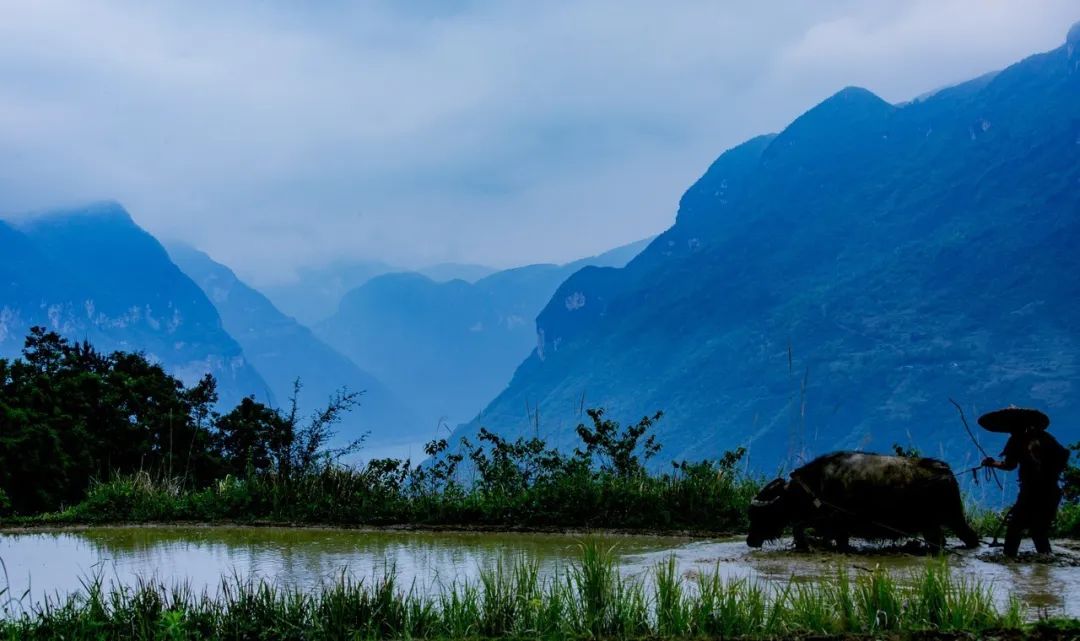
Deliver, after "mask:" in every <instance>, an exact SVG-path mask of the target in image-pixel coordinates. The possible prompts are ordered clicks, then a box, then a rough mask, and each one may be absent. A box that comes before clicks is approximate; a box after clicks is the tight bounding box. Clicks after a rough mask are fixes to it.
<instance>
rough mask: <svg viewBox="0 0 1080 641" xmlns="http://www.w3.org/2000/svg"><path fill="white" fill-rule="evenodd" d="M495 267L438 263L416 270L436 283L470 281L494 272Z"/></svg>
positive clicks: (472, 281)
mask: <svg viewBox="0 0 1080 641" xmlns="http://www.w3.org/2000/svg"><path fill="white" fill-rule="evenodd" d="M496 271H498V270H496V269H494V268H492V267H487V266H485V265H470V264H468V263H439V264H437V265H430V266H428V267H424V268H421V269H418V270H416V272H417V273H419V274H423V275H424V276H427V277H428V278H430V279H431V280H433V281H435V282H437V283H443V282H446V281H451V280H464V281H467V282H470V283H475V282H476V281H478V280H480V279H481V278H484V277H485V276H490V275H492V274H494V273H495V272H496Z"/></svg>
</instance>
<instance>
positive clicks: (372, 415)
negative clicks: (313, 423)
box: [169, 245, 431, 444]
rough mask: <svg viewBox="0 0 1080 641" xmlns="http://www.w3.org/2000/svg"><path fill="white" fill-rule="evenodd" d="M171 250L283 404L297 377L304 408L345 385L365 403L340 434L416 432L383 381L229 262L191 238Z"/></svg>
mask: <svg viewBox="0 0 1080 641" xmlns="http://www.w3.org/2000/svg"><path fill="white" fill-rule="evenodd" d="M169 254H170V255H171V256H172V258H173V260H174V261H176V264H177V265H179V266H180V268H181V269H182V270H184V272H185V273H186V274H187V275H188V276H190V277H191V278H192V279H193V280H194V281H195V282H196V283H197V284H198V285H199V287H201V288H202V290H203V291H204V292H205V293H206V295H207V296H208V297H209V298H210V300H211V301H212V302H213V303H214V306H215V307H217V310H218V313H220V314H221V320H222V323H223V324H224V327H225V329H226V330H227V331H228V332H229V334H231V335H232V336H233V337H234V338H235V339H236V340H237V342H239V343H240V346H241V347H242V348H243V350H244V354H246V355H247V358H248V360H249V361H250V362H251V363H252V365H254V366H255V368H256V369H257V370H258V371H259V373H260V374H261V375H262V376H263V378H264V379H265V380H266V382H267V384H268V385H269V386H270V389H271V390H272V391H273V393H274V396H275V397H276V398H277V399H278V404H279V405H282V406H284V405H285V404H286V403H287V402H288V399H289V398H290V396H291V395H292V391H293V382H294V381H295V380H296V379H297V378H300V380H301V382H302V384H303V389H302V391H301V395H300V407H301V409H302V410H303V411H304V412H305V413H307V412H310V411H312V410H315V409H318V408H320V407H322V406H324V405H325V403H326V401H327V399H329V398H330V397H331V396H332V395H334V394H335V393H336V392H338V391H339V390H341V388H343V387H347V388H348V389H349V390H351V391H362V392H363V394H362V396H361V399H360V402H361V405H360V408H359V409H358V410H356V411H355V412H353V413H352V414H351V415H348V416H346V417H345V420H344V422H343V423H342V425H341V426H340V427H339V433H340V436H342V437H346V436H348V437H356V436H359V435H360V434H362V433H363V432H365V431H370V438H369V442H370V443H372V444H375V443H384V442H397V441H400V440H407V439H409V438H412V437H415V436H416V435H417V433H418V432H419V428H420V426H419V425H418V422H417V419H416V417H415V416H414V415H412V414H411V413H410V412H409V411H408V410H407V409H406V408H405V407H404V406H403V405H402V404H401V402H400V401H399V399H398V398H396V397H395V396H394V395H393V394H392V393H391V392H390V390H388V389H387V388H386V386H385V385H383V384H382V383H381V382H380V381H378V380H377V379H376V378H375V377H374V376H372V375H371V374H369V373H367V372H365V371H364V370H362V369H360V368H359V367H357V366H356V365H355V364H354V363H353V362H352V361H350V360H349V359H348V358H346V357H344V356H342V355H341V354H340V353H338V352H337V351H335V350H334V349H333V348H331V347H330V346H328V345H326V344H325V343H323V342H322V341H320V340H319V339H318V338H316V337H315V336H314V335H313V334H312V333H311V330H309V329H308V328H307V327H304V326H303V325H301V324H299V323H297V322H296V321H295V320H293V319H292V318H290V317H288V316H286V315H285V314H283V313H281V312H280V311H279V310H278V309H277V308H276V307H274V305H273V303H271V302H270V301H269V300H268V299H267V298H266V297H265V296H263V295H262V294H260V293H259V292H258V291H256V290H254V289H252V288H251V287H249V286H247V285H246V284H244V283H243V282H242V281H240V280H239V279H238V278H237V277H236V275H235V274H234V273H233V272H232V270H230V269H229V268H228V267H226V266H224V265H222V264H220V263H217V262H215V261H214V260H213V259H211V258H210V257H209V256H207V255H206V254H204V253H203V252H201V251H198V250H196V249H193V248H191V247H189V246H186V245H171V246H170V247H169ZM425 427H431V426H425ZM430 431H431V430H430V429H429V430H427V431H425V432H424V435H428V432H430Z"/></svg>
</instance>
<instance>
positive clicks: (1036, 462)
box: [1001, 430, 1069, 556]
mask: <svg viewBox="0 0 1080 641" xmlns="http://www.w3.org/2000/svg"><path fill="white" fill-rule="evenodd" d="M1001 455H1002V457H1003V460H1004V463H1005V464H1006V465H1008V466H1012V465H1017V466H1019V468H1020V471H1019V474H1018V477H1019V481H1020V494H1019V495H1018V496H1017V498H1016V505H1014V506H1013V507H1012V510H1010V511H1009V516H1008V527H1007V529H1006V530H1005V554H1006V555H1008V556H1016V552H1017V550H1018V549H1019V547H1020V539H1021V538H1022V537H1023V534H1024V530H1027V531H1028V532H1029V533H1030V534H1031V538H1032V540H1033V541H1034V543H1035V550H1036V551H1037V552H1039V553H1040V554H1048V553H1049V552H1050V528H1051V526H1052V525H1053V523H1054V519H1055V518H1056V517H1057V510H1058V504H1059V503H1060V502H1061V488H1060V487H1059V486H1058V480H1059V479H1060V478H1061V474H1062V472H1064V471H1065V467H1066V466H1067V465H1068V461H1069V450H1067V449H1065V448H1064V447H1062V445H1061V443H1058V441H1057V439H1055V438H1054V437H1053V436H1051V435H1050V434H1048V433H1047V432H1045V431H1042V430H1034V431H1031V430H1029V431H1027V432H1018V433H1016V434H1013V435H1012V436H1011V437H1009V441H1008V443H1006V444H1005V450H1004V451H1003V452H1002V453H1001Z"/></svg>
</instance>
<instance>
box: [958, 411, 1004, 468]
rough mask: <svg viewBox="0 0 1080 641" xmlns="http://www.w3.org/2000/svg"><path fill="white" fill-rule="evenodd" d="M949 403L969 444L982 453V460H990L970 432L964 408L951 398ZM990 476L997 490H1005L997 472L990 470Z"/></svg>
mask: <svg viewBox="0 0 1080 641" xmlns="http://www.w3.org/2000/svg"><path fill="white" fill-rule="evenodd" d="M949 402H950V403H952V404H953V405H954V406H955V407H956V411H957V412H960V420H961V421H962V422H963V423H964V429H965V430H966V431H967V435H968V437H970V438H971V442H972V443H974V444H975V447H977V448H979V452H981V453H982V455H983V458H990V455H989V454H987V453H986V450H984V449H983V446H982V445H981V444H979V439H977V438H975V433H974V432H972V431H971V426H970V425H968V422H967V417H966V416H964V408H962V407H960V403H957V402H956V401H954V400H953V399H951V398H950V399H949ZM980 467H982V466H980ZM990 474H991V475H992V476H993V477H994V482H995V483H997V486H998V489H999V490H1000V489H1005V488H1004V486H1003V485H1002V484H1001V479H999V478H998V475H997V470H996V469H994V468H990Z"/></svg>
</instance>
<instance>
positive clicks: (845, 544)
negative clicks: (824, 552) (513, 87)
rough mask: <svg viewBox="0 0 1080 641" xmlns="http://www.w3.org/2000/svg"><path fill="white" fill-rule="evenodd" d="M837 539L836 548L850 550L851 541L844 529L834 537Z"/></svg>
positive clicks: (842, 550) (843, 550)
mask: <svg viewBox="0 0 1080 641" xmlns="http://www.w3.org/2000/svg"><path fill="white" fill-rule="evenodd" d="M834 538H835V539H836V549H837V550H839V551H840V552H850V551H851V542H850V541H849V540H848V533H847V532H846V531H844V530H839V531H838V532H837V533H836V536H835V537H834Z"/></svg>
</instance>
